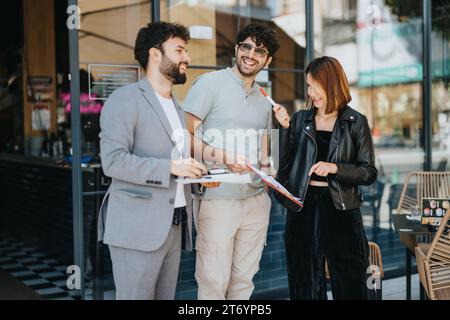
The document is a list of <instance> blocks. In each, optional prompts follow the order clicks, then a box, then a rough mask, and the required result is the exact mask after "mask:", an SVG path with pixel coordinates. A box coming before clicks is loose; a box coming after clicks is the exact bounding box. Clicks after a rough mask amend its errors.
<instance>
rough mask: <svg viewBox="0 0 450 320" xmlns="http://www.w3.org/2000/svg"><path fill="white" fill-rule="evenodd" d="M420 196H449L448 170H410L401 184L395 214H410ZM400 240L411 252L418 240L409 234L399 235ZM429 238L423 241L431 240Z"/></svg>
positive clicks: (418, 205)
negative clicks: (401, 187)
mask: <svg viewBox="0 0 450 320" xmlns="http://www.w3.org/2000/svg"><path fill="white" fill-rule="evenodd" d="M422 198H450V171H447V172H444V171H415V172H410V173H409V174H408V175H407V176H406V179H405V183H404V184H403V189H402V193H401V195H400V200H399V202H398V206H397V209H396V214H410V213H411V212H412V211H414V210H418V209H419V208H420V201H421V199H422ZM400 240H401V241H402V242H403V243H404V244H405V245H406V246H407V247H408V248H409V249H410V250H411V251H412V252H414V250H415V248H416V246H417V245H418V243H419V242H420V241H418V239H417V237H415V236H409V235H400ZM429 240H430V241H425V242H431V239H429ZM424 247H426V245H424Z"/></svg>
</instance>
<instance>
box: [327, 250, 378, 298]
mask: <svg viewBox="0 0 450 320" xmlns="http://www.w3.org/2000/svg"><path fill="white" fill-rule="evenodd" d="M368 244H369V268H370V272H371V273H372V279H374V280H375V281H374V283H373V289H374V290H375V294H376V297H377V300H381V299H382V297H383V286H382V279H383V278H384V271H383V260H382V258H381V249H380V247H379V246H378V245H377V244H376V243H375V242H371V241H369V242H368ZM325 276H326V278H327V280H329V279H330V272H329V270H328V263H327V261H326V260H325ZM376 279H379V281H377V280H376Z"/></svg>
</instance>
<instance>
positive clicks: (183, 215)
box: [172, 207, 187, 226]
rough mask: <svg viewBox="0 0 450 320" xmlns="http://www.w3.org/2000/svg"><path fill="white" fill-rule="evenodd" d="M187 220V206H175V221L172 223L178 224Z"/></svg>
mask: <svg viewBox="0 0 450 320" xmlns="http://www.w3.org/2000/svg"><path fill="white" fill-rule="evenodd" d="M186 221H187V211H186V207H181V208H175V209H174V210H173V221H172V223H173V224H174V225H176V226H178V225H179V224H181V223H185V222H186Z"/></svg>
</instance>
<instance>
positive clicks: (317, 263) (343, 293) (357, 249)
mask: <svg viewBox="0 0 450 320" xmlns="http://www.w3.org/2000/svg"><path fill="white" fill-rule="evenodd" d="M285 245H286V262H287V271H288V282H289V290H290V295H291V299H301V300H326V299H327V282H326V277H325V258H326V259H327V263H328V270H329V273H330V281H331V290H332V293H333V299H335V300H343V299H345V300H361V299H370V298H371V297H370V293H369V289H368V286H367V279H368V278H369V276H370V275H369V274H368V273H367V268H368V266H369V259H368V257H369V248H368V244H367V238H366V235H365V232H364V228H363V224H362V218H361V212H360V210H359V209H356V210H351V211H337V210H336V208H335V207H334V204H333V201H332V199H331V195H330V192H329V189H328V187H313V186H309V187H308V192H307V195H306V197H305V203H304V207H303V209H302V211H301V212H300V213H295V212H290V211H289V212H288V215H287V220H286V232H285Z"/></svg>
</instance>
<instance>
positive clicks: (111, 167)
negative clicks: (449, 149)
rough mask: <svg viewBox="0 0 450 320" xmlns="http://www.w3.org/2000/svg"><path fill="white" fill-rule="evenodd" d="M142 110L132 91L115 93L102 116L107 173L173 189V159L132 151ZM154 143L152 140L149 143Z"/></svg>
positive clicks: (140, 183) (102, 136) (103, 155)
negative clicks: (143, 154)
mask: <svg viewBox="0 0 450 320" xmlns="http://www.w3.org/2000/svg"><path fill="white" fill-rule="evenodd" d="M138 116H139V115H138V109H137V104H136V102H135V100H134V99H133V97H132V95H131V94H130V93H127V92H125V91H123V90H120V89H119V90H118V91H116V92H114V93H113V94H112V95H111V96H110V98H109V99H108V100H107V101H106V103H105V105H104V107H103V109H102V112H101V116H100V129H101V131H100V157H101V163H102V167H103V172H104V173H105V175H106V176H109V177H111V178H115V179H119V180H122V181H126V182H129V183H134V184H137V185H145V186H152V187H160V188H169V184H170V178H171V174H170V166H171V161H170V159H158V158H150V157H139V156H136V155H134V154H132V153H131V150H132V148H133V142H134V131H135V127H136V124H137V119H138ZM149 143H150V142H149Z"/></svg>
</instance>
